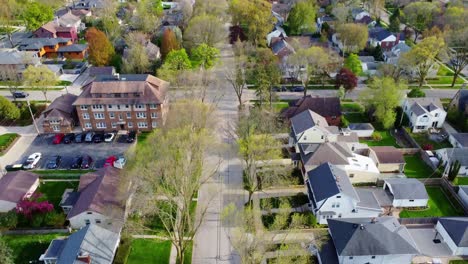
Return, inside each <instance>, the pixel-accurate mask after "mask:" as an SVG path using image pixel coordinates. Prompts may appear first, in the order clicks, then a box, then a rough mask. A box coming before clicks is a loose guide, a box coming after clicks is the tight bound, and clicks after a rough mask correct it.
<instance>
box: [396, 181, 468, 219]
mask: <svg viewBox="0 0 468 264" xmlns="http://www.w3.org/2000/svg"><path fill="white" fill-rule="evenodd" d="M426 190H427V194H428V195H429V202H428V203H427V205H428V208H426V209H421V210H407V209H404V210H402V211H401V212H400V217H401V218H420V217H444V216H460V215H463V212H462V211H461V210H460V209H459V208H455V207H454V205H453V204H455V206H456V201H453V200H452V201H450V200H449V198H448V197H447V196H446V195H445V193H444V191H443V190H442V189H441V188H440V187H426Z"/></svg>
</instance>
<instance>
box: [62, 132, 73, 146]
mask: <svg viewBox="0 0 468 264" xmlns="http://www.w3.org/2000/svg"><path fill="white" fill-rule="evenodd" d="M73 140H75V134H73V133H70V134H66V135H65V137H64V138H63V143H64V144H70V143H72V142H73Z"/></svg>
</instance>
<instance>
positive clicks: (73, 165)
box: [70, 156, 83, 169]
mask: <svg viewBox="0 0 468 264" xmlns="http://www.w3.org/2000/svg"><path fill="white" fill-rule="evenodd" d="M81 163H83V156H76V157H74V158H73V160H72V163H71V165H70V169H79V168H81Z"/></svg>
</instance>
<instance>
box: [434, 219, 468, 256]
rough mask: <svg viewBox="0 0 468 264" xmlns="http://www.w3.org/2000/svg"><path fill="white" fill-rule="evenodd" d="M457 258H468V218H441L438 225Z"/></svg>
mask: <svg viewBox="0 0 468 264" xmlns="http://www.w3.org/2000/svg"><path fill="white" fill-rule="evenodd" d="M436 230H437V232H439V234H440V235H441V237H442V238H443V240H444V241H445V242H446V243H447V245H448V246H449V248H450V250H452V254H453V255H455V256H468V217H448V218H439V221H438V222H437V225H436Z"/></svg>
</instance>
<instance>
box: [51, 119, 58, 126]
mask: <svg viewBox="0 0 468 264" xmlns="http://www.w3.org/2000/svg"><path fill="white" fill-rule="evenodd" d="M49 123H50V124H56V125H57V124H60V120H58V119H52V120H49Z"/></svg>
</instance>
